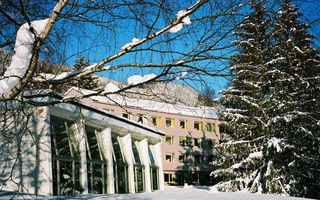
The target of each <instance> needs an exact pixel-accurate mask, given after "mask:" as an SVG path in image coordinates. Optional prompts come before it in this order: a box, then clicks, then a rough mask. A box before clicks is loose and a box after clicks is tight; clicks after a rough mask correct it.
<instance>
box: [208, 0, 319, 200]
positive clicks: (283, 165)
mask: <svg viewBox="0 0 320 200" xmlns="http://www.w3.org/2000/svg"><path fill="white" fill-rule="evenodd" d="M252 8H253V12H252V14H250V15H249V16H248V17H246V19H245V20H244V22H243V23H242V24H241V25H239V26H238V27H237V31H236V33H235V34H236V35H238V36H240V40H238V41H235V43H236V44H237V45H238V46H239V47H240V48H239V53H238V54H237V55H236V56H235V59H233V65H232V67H231V71H232V73H233V75H234V79H233V80H232V82H231V85H230V87H229V88H228V89H227V90H225V91H224V92H223V96H222V97H221V100H220V102H221V104H222V105H223V106H224V107H225V110H224V111H223V112H222V117H223V120H224V121H225V123H224V125H223V126H224V127H225V128H224V129H225V130H226V133H227V134H228V135H229V136H230V141H228V142H227V143H222V144H220V145H219V146H218V147H217V152H219V153H220V156H221V159H220V162H218V163H217V164H218V165H220V169H218V170H216V171H214V172H213V173H212V175H213V176H215V177H217V178H219V179H220V180H221V182H220V183H218V184H217V185H216V187H217V189H219V190H222V191H239V190H249V191H250V192H264V193H283V194H287V195H292V196H302V197H311V198H318V197H319V196H320V193H319V188H320V166H319V155H320V132H319V130H320V113H319V112H320V107H319V104H320V103H319V102H320V66H319V61H320V59H319V52H318V51H317V50H316V49H314V48H312V46H311V45H312V42H311V40H312V38H313V37H312V35H310V34H309V33H308V32H307V28H308V25H306V24H304V23H302V22H300V21H299V19H298V18H299V16H300V14H299V13H298V12H297V10H298V7H296V6H293V5H292V4H291V3H290V0H283V3H282V7H281V8H280V9H279V11H278V12H277V14H276V15H275V16H274V18H273V19H272V20H269V19H268V18H269V17H268V15H267V14H266V12H265V11H264V10H265V9H264V7H263V5H262V4H261V3H258V2H256V3H253V4H252Z"/></svg>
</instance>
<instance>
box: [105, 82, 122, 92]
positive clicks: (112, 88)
mask: <svg viewBox="0 0 320 200" xmlns="http://www.w3.org/2000/svg"><path fill="white" fill-rule="evenodd" d="M119 90H120V88H119V87H118V86H116V85H115V84H113V83H108V84H107V85H106V86H105V87H104V91H105V92H116V91H119Z"/></svg>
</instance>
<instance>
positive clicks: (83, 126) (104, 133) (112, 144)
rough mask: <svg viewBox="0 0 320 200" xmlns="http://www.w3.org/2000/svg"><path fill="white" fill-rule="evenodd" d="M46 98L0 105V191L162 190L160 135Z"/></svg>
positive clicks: (123, 120) (89, 108)
mask: <svg viewBox="0 0 320 200" xmlns="http://www.w3.org/2000/svg"><path fill="white" fill-rule="evenodd" d="M41 94H43V93H41ZM46 95H48V94H46ZM49 95H50V96H55V97H54V98H43V97H41V98H37V99H28V95H26V96H25V98H26V99H28V104H26V105H24V106H23V105H22V104H21V103H19V102H15V101H10V102H6V104H4V102H2V103H1V107H0V108H1V109H0V112H1V121H0V123H1V124H0V125H1V129H0V130H1V131H0V132H1V135H0V147H1V148H0V188H1V190H10V191H18V192H24V193H31V194H43V195H75V194H86V193H97V194H99V193H101V194H103V193H135V192H151V191H153V190H159V189H164V183H163V172H162V170H163V166H162V162H161V145H160V143H161V142H162V141H164V139H165V137H164V133H163V132H161V131H159V130H155V129H154V128H150V127H148V126H146V125H143V124H140V123H136V122H133V121H131V120H128V119H126V118H123V117H119V116H116V115H113V114H110V113H109V112H105V111H103V110H98V109H96V108H94V107H92V106H90V105H84V104H82V103H79V102H69V103H58V104H56V102H57V101H56V100H57V99H60V100H61V99H62V98H63V96H61V95H58V94H56V93H52V94H49ZM29 97H30V95H29ZM34 103H37V104H43V105H44V104H48V105H47V106H41V107H33V106H31V105H32V104H34Z"/></svg>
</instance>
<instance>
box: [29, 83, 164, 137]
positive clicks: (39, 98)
mask: <svg viewBox="0 0 320 200" xmlns="http://www.w3.org/2000/svg"><path fill="white" fill-rule="evenodd" d="M64 97H65V96H64V95H62V94H60V93H57V92H55V91H52V90H50V89H46V90H32V91H27V92H25V93H24V98H27V99H28V102H29V103H31V104H37V105H52V106H53V107H56V108H59V109H62V110H68V111H71V112H73V113H77V112H80V110H79V107H80V108H81V114H82V115H84V116H85V117H86V116H88V117H90V118H95V119H96V120H98V121H103V122H105V123H108V124H110V125H114V126H117V127H123V128H126V129H128V130H131V131H134V132H142V133H145V134H146V135H150V134H151V135H153V137H157V136H156V135H158V136H159V137H164V135H165V133H164V132H162V131H159V130H156V129H155V128H153V127H149V126H147V125H144V124H141V123H137V122H134V121H132V120H129V119H126V118H124V117H121V116H117V115H114V114H112V113H109V112H106V111H104V110H101V109H97V108H95V107H93V106H90V105H84V104H83V103H81V102H79V101H70V102H67V103H61V101H59V100H61V99H63V98H64ZM159 139H161V138H159Z"/></svg>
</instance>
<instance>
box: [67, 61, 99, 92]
mask: <svg viewBox="0 0 320 200" xmlns="http://www.w3.org/2000/svg"><path fill="white" fill-rule="evenodd" d="M89 65H90V62H89V59H87V60H85V59H84V57H83V56H80V57H79V59H78V60H77V61H76V62H75V64H74V66H73V67H74V68H75V69H81V68H84V67H87V66H89ZM72 85H76V86H77V87H80V88H84V89H89V90H93V89H97V87H98V77H97V76H95V75H94V74H90V75H87V76H84V77H82V78H81V79H79V80H76V81H74V82H73V83H72Z"/></svg>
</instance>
